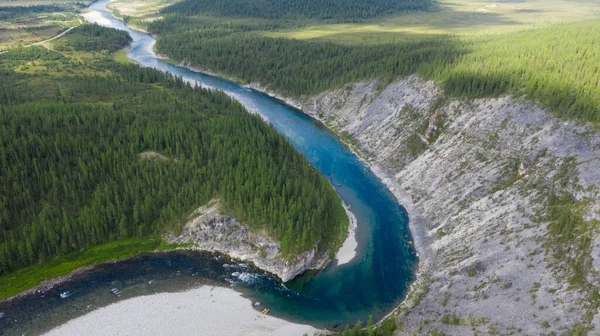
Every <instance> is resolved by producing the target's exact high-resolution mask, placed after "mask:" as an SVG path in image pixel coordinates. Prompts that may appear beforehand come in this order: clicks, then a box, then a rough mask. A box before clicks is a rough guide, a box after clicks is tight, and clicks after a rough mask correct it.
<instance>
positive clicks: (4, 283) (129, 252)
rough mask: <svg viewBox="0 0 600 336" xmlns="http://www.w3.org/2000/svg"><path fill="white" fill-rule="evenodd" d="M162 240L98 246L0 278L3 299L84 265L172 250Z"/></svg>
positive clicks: (141, 240)
mask: <svg viewBox="0 0 600 336" xmlns="http://www.w3.org/2000/svg"><path fill="white" fill-rule="evenodd" d="M176 247H177V245H169V244H166V243H164V242H163V241H162V240H161V239H157V238H154V239H128V240H123V241H117V242H112V243H108V244H103V245H98V246H94V247H91V248H89V249H85V250H83V251H76V252H71V253H70V254H68V255H65V256H60V257H55V258H52V259H50V260H47V261H46V262H44V263H43V264H34V265H31V266H28V267H25V268H22V269H19V270H18V271H15V272H12V273H8V274H4V275H2V276H0V300H2V299H4V298H7V297H9V296H13V295H15V294H18V293H20V292H22V291H24V290H27V289H29V288H33V287H35V286H37V285H39V284H40V283H42V282H43V281H46V280H51V279H54V278H57V277H60V276H63V275H67V274H69V273H71V272H72V271H74V270H75V269H77V268H79V267H83V266H91V265H98V264H101V263H104V262H107V261H113V260H123V259H127V258H129V257H132V256H134V255H136V254H139V253H142V252H150V251H160V250H170V249H173V248H176Z"/></svg>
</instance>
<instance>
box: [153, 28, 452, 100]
mask: <svg viewBox="0 0 600 336" xmlns="http://www.w3.org/2000/svg"><path fill="white" fill-rule="evenodd" d="M156 50H157V51H158V52H159V53H161V54H165V55H168V56H169V57H171V58H173V59H176V60H178V61H181V60H183V61H187V62H191V63H192V64H194V65H198V66H200V67H202V68H205V69H211V70H214V71H217V72H221V73H224V74H228V75H232V76H234V77H237V78H242V79H244V80H246V81H248V82H253V81H257V82H260V83H264V84H268V85H269V86H270V87H271V88H273V89H276V90H278V91H280V92H282V93H284V94H286V95H293V96H299V95H304V94H316V93H319V92H322V91H325V90H328V89H331V88H333V87H337V86H341V85H343V84H346V83H350V82H355V81H358V80H362V79H370V78H379V77H385V78H391V77H393V76H399V75H408V74H412V73H415V72H416V71H417V70H418V69H419V66H420V65H421V64H427V63H436V62H443V63H449V62H451V60H452V59H455V58H456V57H457V56H458V55H459V54H460V53H461V52H462V48H460V47H458V46H456V45H454V44H449V43H446V42H444V41H443V40H435V41H419V42H415V43H409V44H398V45H378V46H368V47H367V46H344V45H338V44H333V43H320V42H306V41H298V40H292V39H286V38H268V37H262V36H257V35H253V34H241V33H240V34H236V33H231V32H229V33H228V32H226V31H223V30H220V29H205V30H192V31H187V32H181V33H176V34H168V35H163V36H161V37H160V38H159V40H158V42H157V44H156Z"/></svg>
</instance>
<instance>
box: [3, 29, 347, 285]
mask: <svg viewBox="0 0 600 336" xmlns="http://www.w3.org/2000/svg"><path fill="white" fill-rule="evenodd" d="M83 37H85V42H84V41H83V40H84V38H83ZM126 40H127V39H125V38H124V37H123V36H122V34H121V33H119V32H116V31H115V30H112V29H106V28H100V27H98V26H85V25H84V26H83V27H81V28H77V29H75V30H73V34H72V36H69V35H67V36H66V37H65V40H64V41H61V43H60V44H57V45H59V46H61V48H58V49H63V50H72V49H75V50H85V51H93V52H94V53H93V54H91V55H93V56H90V57H89V58H86V59H85V60H84V61H81V60H80V58H81V57H82V55H90V54H86V53H84V54H82V53H81V52H80V51H75V52H74V51H65V52H62V53H61V52H57V51H50V50H47V49H45V48H43V47H31V48H22V49H14V50H11V51H10V52H8V53H6V54H3V55H0V78H1V79H2V80H1V81H0V142H1V144H0V166H2V175H0V274H4V273H6V272H10V271H12V270H15V269H18V268H21V267H24V266H27V265H30V264H34V263H41V262H44V261H46V260H48V259H50V258H52V257H53V256H57V255H66V254H68V253H70V252H72V251H80V250H82V249H86V248H88V247H91V246H94V245H99V244H103V243H107V242H111V241H117V240H122V239H128V238H152V237H161V236H162V235H164V234H165V232H167V231H170V232H178V231H177V230H179V229H180V228H181V226H182V225H183V223H184V222H185V221H186V219H187V217H188V216H189V215H190V214H191V213H192V212H193V211H194V210H195V209H196V208H198V207H199V206H201V205H204V204H206V203H207V202H208V201H209V200H211V199H214V198H219V199H221V201H222V203H223V205H224V209H223V210H224V211H225V212H226V213H227V214H230V215H233V216H236V217H237V218H238V219H239V220H240V221H241V222H244V223H247V224H249V225H250V226H252V227H253V228H256V229H260V230H265V231H266V232H267V233H268V234H269V235H271V236H272V237H274V238H275V239H277V240H279V241H280V242H281V251H282V253H283V255H284V256H292V255H295V254H297V253H300V252H302V251H305V250H308V249H310V248H313V247H315V246H318V247H319V248H320V249H321V251H326V250H328V249H331V248H334V247H335V246H338V245H340V244H341V242H342V241H343V239H344V235H345V232H346V227H347V217H346V214H345V212H344V209H343V207H342V205H341V201H340V200H339V198H338V197H337V195H336V194H335V192H334V190H333V188H332V187H331V186H330V185H329V183H328V181H327V180H326V179H325V178H324V177H322V176H321V175H320V174H319V173H318V172H317V171H316V170H315V169H314V168H312V167H311V166H309V165H308V163H307V161H306V160H305V158H304V157H303V156H302V155H301V154H299V153H298V152H296V151H295V150H294V148H293V147H292V146H291V145H290V144H289V143H288V142H287V141H286V140H285V139H284V138H283V137H282V136H281V135H280V134H278V133H277V132H276V130H275V129H274V128H272V127H271V126H269V125H267V124H266V123H264V122H263V121H262V119H260V118H259V117H258V116H253V115H251V114H249V113H248V112H247V111H245V110H244V108H243V107H242V106H241V105H240V104H239V103H237V102H235V101H233V100H232V99H230V98H229V97H228V96H226V95H225V94H222V93H219V92H213V91H208V90H205V89H201V88H192V87H190V86H189V85H188V84H185V83H184V82H183V81H182V80H181V79H178V78H174V77H173V76H171V75H167V74H164V73H161V72H158V71H155V70H152V69H146V68H141V67H139V66H137V65H132V64H126V65H123V64H119V63H117V62H115V61H113V60H112V59H111V55H110V53H109V51H112V50H114V49H115V48H116V47H117V46H121V45H122V44H123V43H124V42H125V41H126ZM73 53H77V55H78V57H79V58H74V57H71V56H72V55H73ZM85 57H87V56H85Z"/></svg>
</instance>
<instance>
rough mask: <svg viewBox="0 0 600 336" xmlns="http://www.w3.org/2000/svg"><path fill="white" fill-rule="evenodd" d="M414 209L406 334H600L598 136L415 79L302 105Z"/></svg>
mask: <svg viewBox="0 0 600 336" xmlns="http://www.w3.org/2000/svg"><path fill="white" fill-rule="evenodd" d="M292 103H294V104H295V105H297V106H298V107H299V108H301V109H302V110H303V111H305V112H306V113H308V114H310V115H312V116H314V117H316V118H318V119H320V120H322V121H323V122H324V123H325V124H326V125H328V126H329V127H330V128H331V129H332V130H334V131H336V132H338V134H340V136H341V137H342V139H344V140H345V141H346V142H347V143H348V144H349V145H350V146H351V147H353V149H354V150H356V151H357V152H358V153H359V155H361V156H362V157H363V158H365V159H366V160H367V161H368V162H369V163H370V164H371V165H372V168H373V170H374V171H375V172H376V173H377V174H378V175H379V176H380V177H381V178H382V179H383V180H384V181H385V183H386V184H387V185H388V186H389V187H390V189H391V190H392V191H393V192H394V193H395V195H396V196H397V197H398V199H399V201H400V202H401V203H402V204H403V205H405V206H406V208H407V210H408V212H409V215H410V218H411V222H410V225H411V230H412V232H413V238H414V239H415V245H416V247H417V249H418V251H419V254H420V257H421V263H420V270H419V276H418V280H417V281H416V283H415V284H414V285H413V286H412V289H411V291H410V293H409V295H408V297H407V299H406V300H405V302H404V303H403V304H402V306H401V307H399V308H398V309H397V310H396V312H395V313H394V314H395V316H397V318H398V319H399V320H400V321H401V322H402V323H403V332H404V333H406V334H414V333H417V334H428V333H429V332H432V331H434V330H436V329H437V331H439V332H444V333H446V334H453V335H468V334H477V333H498V334H511V333H516V334H529V335H540V334H544V333H550V332H553V331H554V332H556V333H557V334H562V333H567V332H569V331H585V330H591V328H594V327H595V328H596V329H595V331H594V332H600V316H599V314H598V308H599V307H600V295H599V294H598V285H599V284H600V281H599V280H600V277H599V273H598V272H599V271H600V235H598V230H599V227H600V225H598V224H599V223H600V222H599V220H600V189H599V188H600V133H599V132H598V129H597V128H594V127H593V126H591V125H587V124H585V123H581V122H576V121H567V120H561V119H558V118H556V117H554V116H553V115H552V114H550V113H548V112H546V111H544V110H543V109H542V108H540V106H538V105H536V104H534V103H531V102H528V101H526V100H524V99H520V98H511V97H503V98H495V99H475V100H459V99H451V98H447V97H445V96H444V94H443V92H442V90H441V89H440V88H439V87H438V86H437V85H436V84H435V83H433V82H425V81H422V80H420V79H419V78H417V77H416V76H411V77H407V78H405V79H402V80H399V81H397V82H394V83H391V84H389V85H383V84H382V83H379V82H377V81H371V82H363V83H358V84H353V85H348V86H346V87H343V88H341V89H338V90H334V91H330V92H326V93H323V94H321V95H319V96H316V97H311V98H306V99H303V100H301V101H295V102H292Z"/></svg>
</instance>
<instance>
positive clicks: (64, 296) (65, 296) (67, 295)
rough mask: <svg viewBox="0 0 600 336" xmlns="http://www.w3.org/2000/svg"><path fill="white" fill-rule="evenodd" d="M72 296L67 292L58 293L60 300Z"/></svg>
mask: <svg viewBox="0 0 600 336" xmlns="http://www.w3.org/2000/svg"><path fill="white" fill-rule="evenodd" d="M72 294H73V293H71V292H69V291H66V292H62V293H60V298H61V299H66V298H68V297H69V296H71V295H72Z"/></svg>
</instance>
